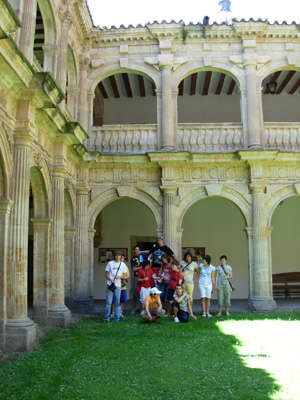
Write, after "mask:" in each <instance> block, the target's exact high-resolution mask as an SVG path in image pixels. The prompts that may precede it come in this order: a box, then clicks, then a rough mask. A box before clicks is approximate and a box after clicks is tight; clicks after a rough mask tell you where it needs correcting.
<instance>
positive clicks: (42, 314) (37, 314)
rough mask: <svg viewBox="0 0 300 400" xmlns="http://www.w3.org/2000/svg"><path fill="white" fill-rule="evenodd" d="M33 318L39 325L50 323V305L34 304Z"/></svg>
mask: <svg viewBox="0 0 300 400" xmlns="http://www.w3.org/2000/svg"><path fill="white" fill-rule="evenodd" d="M33 320H34V322H35V323H36V324H38V325H41V326H47V325H48V307H47V306H33Z"/></svg>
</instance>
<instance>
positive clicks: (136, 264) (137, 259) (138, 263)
mask: <svg viewBox="0 0 300 400" xmlns="http://www.w3.org/2000/svg"><path fill="white" fill-rule="evenodd" d="M133 253H134V254H133V257H131V260H130V263H131V268H132V270H133V271H134V280H133V304H132V311H131V313H130V314H131V315H135V314H136V301H137V299H138V298H139V295H138V294H137V291H136V288H137V276H138V271H139V270H140V269H141V268H142V263H143V261H145V260H146V259H147V256H146V254H144V253H141V250H140V248H139V246H134V249H133Z"/></svg>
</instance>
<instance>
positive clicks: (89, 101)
mask: <svg viewBox="0 0 300 400" xmlns="http://www.w3.org/2000/svg"><path fill="white" fill-rule="evenodd" d="M94 97H95V95H94V93H87V127H86V132H87V134H88V135H89V136H90V137H91V133H92V122H93V101H94ZM85 144H86V146H87V149H88V150H91V148H90V139H87V140H86V142H85Z"/></svg>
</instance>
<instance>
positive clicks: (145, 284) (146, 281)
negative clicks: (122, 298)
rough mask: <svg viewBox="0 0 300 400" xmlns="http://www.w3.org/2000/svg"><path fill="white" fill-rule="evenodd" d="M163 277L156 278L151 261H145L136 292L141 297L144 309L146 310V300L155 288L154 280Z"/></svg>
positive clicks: (140, 270) (140, 271)
mask: <svg viewBox="0 0 300 400" xmlns="http://www.w3.org/2000/svg"><path fill="white" fill-rule="evenodd" d="M160 278H161V276H160V275H159V276H154V272H153V271H152V269H151V268H150V261H149V260H145V261H143V263H142V268H141V269H139V271H138V276H137V287H136V292H137V294H138V295H139V296H140V302H141V303H142V308H144V301H145V298H146V297H147V296H148V295H149V294H150V289H151V288H152V287H155V282H154V279H156V280H157V279H160Z"/></svg>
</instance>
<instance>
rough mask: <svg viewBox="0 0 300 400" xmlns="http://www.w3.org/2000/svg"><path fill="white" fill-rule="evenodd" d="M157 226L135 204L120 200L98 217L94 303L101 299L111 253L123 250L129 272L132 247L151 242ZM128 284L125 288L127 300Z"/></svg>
mask: <svg viewBox="0 0 300 400" xmlns="http://www.w3.org/2000/svg"><path fill="white" fill-rule="evenodd" d="M157 228H158V227H157V223H156V220H155V217H154V215H153V213H152V212H151V210H150V209H149V208H148V207H147V206H146V205H145V204H143V203H142V202H141V201H139V200H135V199H130V198H120V199H117V200H115V201H113V202H111V203H109V204H108V205H106V206H105V207H104V208H103V209H102V210H101V212H100V213H99V214H98V216H97V218H96V222H95V226H94V229H95V230H96V232H95V238H94V299H96V300H97V299H104V298H105V290H106V280H105V267H106V265H107V260H108V259H109V257H110V256H111V251H112V250H113V249H125V250H126V253H127V254H126V256H127V258H126V264H127V266H128V269H129V270H130V258H131V253H132V249H133V246H134V245H136V243H137V242H138V241H139V238H141V239H142V241H147V240H149V241H155V236H156V232H157ZM129 288H131V280H130V282H129V283H128V286H127V297H128V298H131V297H132V296H131V293H130V292H129Z"/></svg>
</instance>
